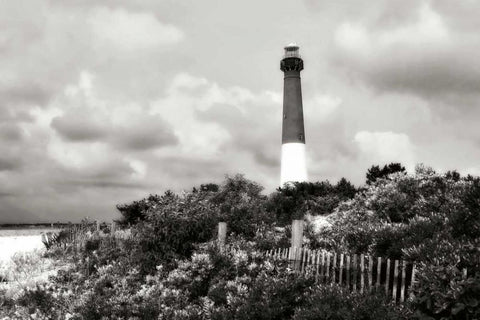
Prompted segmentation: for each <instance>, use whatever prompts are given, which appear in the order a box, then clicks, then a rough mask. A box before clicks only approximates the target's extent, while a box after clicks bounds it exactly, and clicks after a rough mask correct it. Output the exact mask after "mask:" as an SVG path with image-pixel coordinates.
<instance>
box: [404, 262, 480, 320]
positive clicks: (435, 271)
mask: <svg viewBox="0 0 480 320" xmlns="http://www.w3.org/2000/svg"><path fill="white" fill-rule="evenodd" d="M418 281H419V285H418V286H417V287H416V288H415V299H414V301H413V305H414V306H415V309H416V310H417V316H418V318H420V319H478V317H480V272H477V273H476V274H475V276H472V277H468V278H466V279H464V278H463V276H462V271H461V270H460V269H458V268H457V267H456V266H434V265H426V264H425V265H423V266H421V267H420V269H419V273H418Z"/></svg>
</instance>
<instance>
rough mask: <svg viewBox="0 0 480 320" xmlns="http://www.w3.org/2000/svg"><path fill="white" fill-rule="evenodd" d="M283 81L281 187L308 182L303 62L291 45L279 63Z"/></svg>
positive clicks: (296, 47) (295, 48) (297, 49)
mask: <svg viewBox="0 0 480 320" xmlns="http://www.w3.org/2000/svg"><path fill="white" fill-rule="evenodd" d="M280 70H282V71H283V73H284V78H283V120H282V164H281V172H280V186H283V185H284V184H285V183H288V182H302V181H306V180H307V167H306V160H305V128H304V125H303V105H302V86H301V79H300V71H302V70H303V60H302V58H301V57H300V53H299V47H298V46H297V45H296V44H294V43H292V44H289V45H288V46H286V47H285V55H284V56H283V59H282V60H281V62H280Z"/></svg>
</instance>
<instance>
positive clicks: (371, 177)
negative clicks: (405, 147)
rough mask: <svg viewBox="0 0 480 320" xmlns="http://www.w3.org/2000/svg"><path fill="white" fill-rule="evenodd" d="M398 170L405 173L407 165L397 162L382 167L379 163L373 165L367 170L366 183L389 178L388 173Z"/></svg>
mask: <svg viewBox="0 0 480 320" xmlns="http://www.w3.org/2000/svg"><path fill="white" fill-rule="evenodd" d="M397 172H400V173H405V167H404V166H402V165H401V164H400V163H397V162H392V163H390V164H388V165H384V166H383V168H381V169H380V167H379V166H378V165H374V166H371V167H370V169H368V171H367V175H366V176H367V181H366V183H367V185H368V184H372V183H375V182H376V181H377V179H383V178H388V175H390V174H392V173H397Z"/></svg>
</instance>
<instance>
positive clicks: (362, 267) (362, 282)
mask: <svg viewBox="0 0 480 320" xmlns="http://www.w3.org/2000/svg"><path fill="white" fill-rule="evenodd" d="M364 263H365V256H364V255H363V254H361V255H360V293H363V289H364V286H365V265H364Z"/></svg>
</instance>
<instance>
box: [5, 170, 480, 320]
mask: <svg viewBox="0 0 480 320" xmlns="http://www.w3.org/2000/svg"><path fill="white" fill-rule="evenodd" d="M377 169H378V170H377ZM118 209H119V211H120V212H121V214H122V219H121V221H120V222H121V224H122V225H123V228H124V229H123V230H118V231H116V232H115V234H113V235H109V234H106V233H104V232H100V233H99V234H97V233H94V234H92V235H91V236H90V237H89V238H88V240H87V241H86V243H84V245H83V246H82V248H81V249H80V251H79V252H76V251H74V247H73V246H67V247H66V248H65V249H64V248H62V247H53V248H51V249H49V251H48V252H47V254H48V255H50V256H54V257H61V256H64V255H65V254H66V257H67V258H66V259H70V260H69V261H70V262H71V267H70V268H69V269H67V270H65V271H60V272H58V273H57V275H56V276H54V277H51V279H50V281H49V282H48V283H47V284H46V285H42V286H37V287H34V288H29V289H25V290H23V291H22V292H19V293H18V294H17V295H16V296H8V295H6V294H3V295H1V294H0V306H2V309H1V310H2V311H0V315H5V316H9V317H10V318H16V319H23V318H28V317H30V316H31V315H32V314H35V316H36V318H37V319H38V318H40V319H42V318H43V319H65V318H66V319H102V318H104V319H155V318H157V319H296V320H299V319H478V318H479V317H480V298H479V297H480V265H479V264H480V251H479V248H480V240H479V235H480V179H479V178H476V177H471V176H467V177H461V176H460V175H459V174H458V173H456V172H448V173H446V174H438V173H435V172H434V171H433V170H431V169H429V168H426V167H423V166H419V167H417V170H416V172H415V173H414V174H411V175H409V174H407V173H406V172H405V170H404V168H403V167H402V166H401V165H400V164H390V165H387V166H384V167H383V169H380V167H379V166H373V167H372V168H370V169H369V171H368V172H367V184H366V185H365V186H364V187H362V188H359V189H357V188H355V187H354V186H353V185H352V184H351V183H349V182H348V181H347V180H345V179H341V180H340V181H339V182H338V183H337V184H331V183H329V182H328V181H324V182H317V183H296V184H293V185H289V186H285V187H284V188H279V189H278V190H276V191H275V192H274V193H272V194H271V195H269V196H265V195H263V194H262V187H261V186H260V185H259V184H257V183H255V182H252V181H249V180H247V179H245V178H244V177H243V176H240V175H238V176H234V177H227V178H226V179H225V181H224V182H223V183H222V184H220V185H216V184H213V183H208V184H204V185H201V186H200V187H198V188H193V190H192V191H191V192H184V193H181V194H175V193H173V192H171V191H167V192H165V193H164V194H163V195H150V196H149V197H147V198H145V199H143V200H140V201H135V202H133V203H131V204H124V205H120V206H118ZM305 215H308V216H317V215H326V216H328V220H329V221H330V226H328V227H324V228H322V229H320V230H319V231H317V232H315V231H312V230H313V229H311V228H309V227H307V230H310V231H309V232H307V233H306V236H307V237H308V238H309V239H308V240H309V241H305V243H306V245H307V246H310V247H311V248H315V249H316V248H322V249H327V250H331V251H337V252H343V253H347V252H354V253H368V254H372V255H378V256H383V257H389V258H395V259H397V258H402V259H407V260H414V261H415V262H416V264H417V265H418V279H419V283H418V285H417V286H416V288H415V296H414V298H411V299H409V301H407V303H405V304H403V305H394V304H392V303H390V302H388V300H386V298H385V297H384V296H382V294H381V293H380V292H377V293H375V292H367V293H363V294H360V293H358V292H356V293H355V292H354V293H352V292H348V291H345V289H342V288H340V287H336V286H324V285H320V284H315V281H314V277H313V276H312V275H311V274H310V273H309V272H307V273H306V274H305V275H298V274H296V273H294V272H293V271H292V270H291V269H290V268H289V267H288V265H286V264H285V262H282V261H275V260H272V258H266V257H265V256H264V254H263V252H264V250H267V249H271V248H277V247H286V246H288V245H289V236H290V231H289V223H290V221H291V219H297V218H302V217H303V216H305ZM219 221H225V222H227V225H228V246H229V247H228V248H229V249H228V250H220V248H218V247H217V245H216V243H215V241H214V240H215V237H216V226H217V223H218V222H219ZM463 268H467V270H468V276H467V277H464V276H463V274H462V272H461V270H462V269H463ZM2 312H3V314H2Z"/></svg>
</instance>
